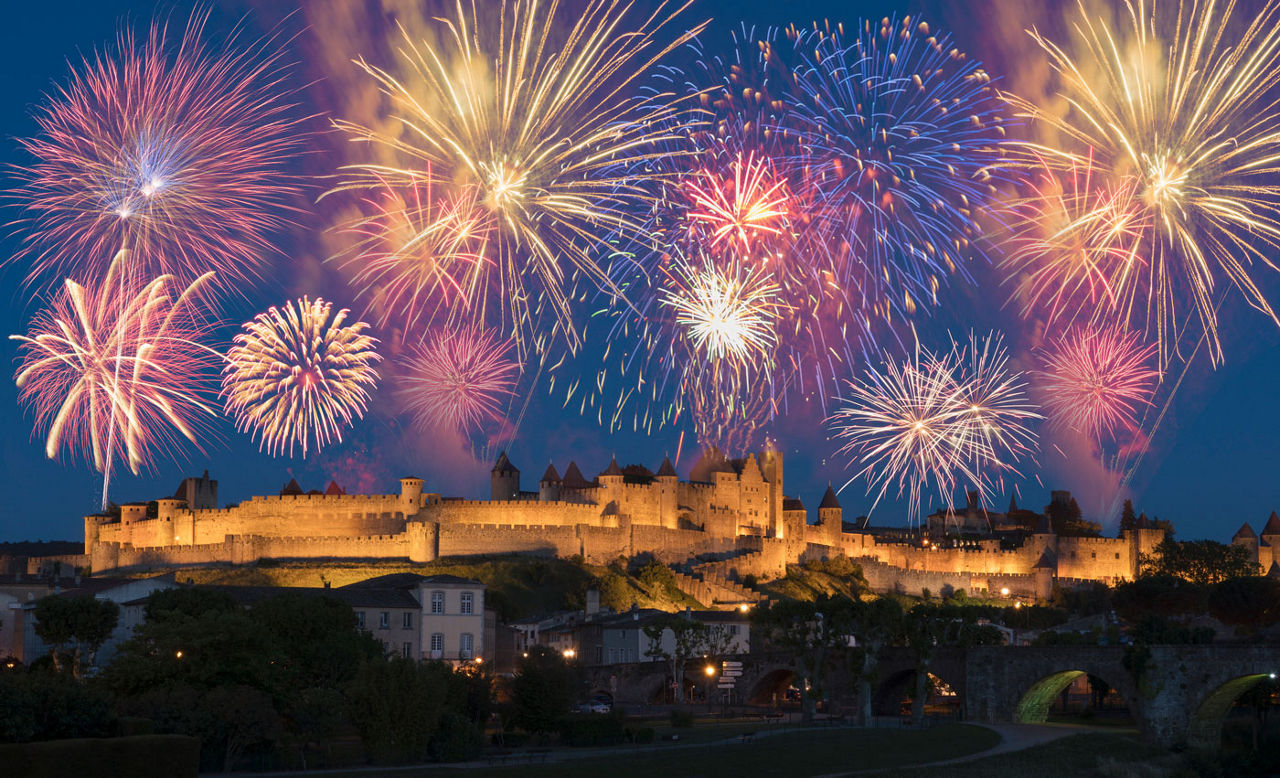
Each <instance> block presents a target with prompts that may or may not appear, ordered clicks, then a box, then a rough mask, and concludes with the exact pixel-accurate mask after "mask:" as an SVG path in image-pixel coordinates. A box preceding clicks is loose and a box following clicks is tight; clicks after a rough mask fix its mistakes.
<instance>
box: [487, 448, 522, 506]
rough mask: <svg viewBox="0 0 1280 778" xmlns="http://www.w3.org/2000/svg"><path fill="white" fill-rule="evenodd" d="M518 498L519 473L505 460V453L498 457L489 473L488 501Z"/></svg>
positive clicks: (508, 460) (509, 461)
mask: <svg viewBox="0 0 1280 778" xmlns="http://www.w3.org/2000/svg"><path fill="white" fill-rule="evenodd" d="M519 496H520V471H519V470H518V469H516V466H515V465H513V464H511V460H510V459H507V452H505V451H503V452H502V453H501V454H499V455H498V461H497V462H495V463H494V465H493V470H491V471H489V499H490V500H494V501H499V500H514V499H516V498H518V497H519Z"/></svg>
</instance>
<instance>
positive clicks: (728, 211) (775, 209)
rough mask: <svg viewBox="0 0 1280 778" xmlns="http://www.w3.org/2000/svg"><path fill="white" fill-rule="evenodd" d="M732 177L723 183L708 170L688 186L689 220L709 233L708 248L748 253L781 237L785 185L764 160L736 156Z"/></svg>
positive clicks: (785, 193) (785, 198) (786, 196)
mask: <svg viewBox="0 0 1280 778" xmlns="http://www.w3.org/2000/svg"><path fill="white" fill-rule="evenodd" d="M730 170H731V172H732V177H730V178H728V179H727V180H722V179H721V177H720V176H719V175H717V174H716V173H714V172H713V171H710V170H703V171H699V173H698V175H697V176H695V179H694V180H693V181H691V182H689V183H688V191H689V197H690V199H691V200H692V206H693V207H692V209H691V210H690V211H689V219H690V221H692V222H693V223H694V224H695V225H701V226H704V227H705V228H706V229H708V230H710V232H711V239H710V243H711V248H712V249H717V248H719V247H720V244H721V243H722V242H727V243H731V244H732V243H734V242H736V243H737V247H736V248H737V250H739V251H742V252H750V251H751V249H752V247H753V246H754V245H755V243H756V242H757V240H758V239H768V237H769V236H777V235H779V234H781V233H782V230H783V227H784V225H785V219H786V216H787V200H788V194H787V188H786V181H784V180H782V179H781V178H779V177H777V176H776V175H774V173H773V171H772V165H770V164H769V162H768V161H767V160H764V159H755V158H754V156H751V155H748V156H747V157H746V158H745V159H744V158H743V157H742V155H740V154H739V155H738V156H737V157H735V158H734V160H733V161H732V162H731V163H730Z"/></svg>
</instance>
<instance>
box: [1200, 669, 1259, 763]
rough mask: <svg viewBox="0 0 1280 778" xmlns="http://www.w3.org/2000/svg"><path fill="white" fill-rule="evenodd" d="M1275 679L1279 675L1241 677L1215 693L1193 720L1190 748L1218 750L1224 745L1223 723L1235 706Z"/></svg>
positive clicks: (1213, 692)
mask: <svg viewBox="0 0 1280 778" xmlns="http://www.w3.org/2000/svg"><path fill="white" fill-rule="evenodd" d="M1275 677H1276V674H1275V673H1251V674H1249V675H1241V676H1237V677H1235V678H1232V679H1230V680H1228V681H1225V682H1224V683H1221V684H1219V685H1218V686H1217V687H1215V688H1214V689H1213V690H1211V691H1210V692H1209V693H1208V694H1207V695H1205V698H1204V700H1202V701H1201V702H1200V704H1199V705H1198V706H1197V707H1196V711H1195V713H1194V714H1193V715H1192V717H1191V721H1190V722H1189V724H1190V726H1189V727H1188V728H1187V744H1188V745H1190V746H1192V747H1194V748H1217V747H1218V746H1219V745H1221V743H1222V723H1223V721H1224V720H1225V719H1226V717H1227V714H1228V713H1229V712H1230V711H1231V706H1233V705H1235V702H1236V700H1238V699H1240V696H1241V695H1243V694H1244V693H1245V692H1247V691H1249V690H1250V689H1252V688H1253V687H1254V686H1255V685H1257V684H1259V683H1261V682H1262V681H1265V680H1269V679H1274V678H1275Z"/></svg>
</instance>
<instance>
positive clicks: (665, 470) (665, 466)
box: [658, 457, 676, 477]
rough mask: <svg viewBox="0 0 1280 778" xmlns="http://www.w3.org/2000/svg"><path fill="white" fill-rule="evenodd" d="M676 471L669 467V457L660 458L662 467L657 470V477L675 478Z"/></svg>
mask: <svg viewBox="0 0 1280 778" xmlns="http://www.w3.org/2000/svg"><path fill="white" fill-rule="evenodd" d="M675 474H676V469H675V468H674V467H672V466H671V457H663V458H662V467H659V468H658V476H659V477H661V476H675Z"/></svg>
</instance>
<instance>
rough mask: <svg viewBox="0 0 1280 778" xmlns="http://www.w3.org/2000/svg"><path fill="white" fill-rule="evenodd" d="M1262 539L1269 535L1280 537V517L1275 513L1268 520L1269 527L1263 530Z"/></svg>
mask: <svg viewBox="0 0 1280 778" xmlns="http://www.w3.org/2000/svg"><path fill="white" fill-rule="evenodd" d="M1261 534H1262V537H1264V538H1265V537H1266V536H1267V535H1280V516H1277V515H1276V512H1275V511H1272V512H1271V518H1269V519H1267V526H1265V527H1263V528H1262V533H1261Z"/></svg>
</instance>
